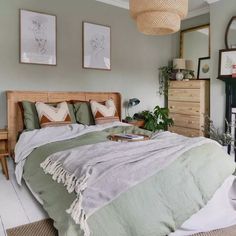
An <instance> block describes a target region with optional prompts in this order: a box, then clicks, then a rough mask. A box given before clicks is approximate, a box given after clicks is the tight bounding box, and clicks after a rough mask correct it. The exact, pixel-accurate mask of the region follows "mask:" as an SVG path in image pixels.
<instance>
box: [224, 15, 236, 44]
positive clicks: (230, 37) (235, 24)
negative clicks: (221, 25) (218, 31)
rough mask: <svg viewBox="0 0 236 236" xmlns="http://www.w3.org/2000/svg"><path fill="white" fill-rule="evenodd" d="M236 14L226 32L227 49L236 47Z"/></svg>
mask: <svg viewBox="0 0 236 236" xmlns="http://www.w3.org/2000/svg"><path fill="white" fill-rule="evenodd" d="M235 29H236V16H233V17H232V18H231V19H230V21H229V24H228V26H227V28H226V32H225V47H226V49H230V48H236V40H235Z"/></svg>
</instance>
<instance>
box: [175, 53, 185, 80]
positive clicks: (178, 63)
mask: <svg viewBox="0 0 236 236" xmlns="http://www.w3.org/2000/svg"><path fill="white" fill-rule="evenodd" d="M173 68H174V69H176V70H178V72H177V73H176V80H183V78H184V74H183V72H182V71H181V70H185V59H182V58H176V59H174V60H173Z"/></svg>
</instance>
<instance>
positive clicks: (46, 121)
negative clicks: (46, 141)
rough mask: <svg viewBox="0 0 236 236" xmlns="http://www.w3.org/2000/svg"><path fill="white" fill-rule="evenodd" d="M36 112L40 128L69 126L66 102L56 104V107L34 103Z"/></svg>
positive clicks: (70, 120)
mask: <svg viewBox="0 0 236 236" xmlns="http://www.w3.org/2000/svg"><path fill="white" fill-rule="evenodd" d="M35 106H36V110H37V113H38V118H39V122H40V126H41V127H46V126H56V125H65V124H71V123H72V119H71V116H70V112H69V108H68V105H67V103H66V102H61V103H58V104H57V106H56V107H54V106H51V105H48V104H45V103H42V102H36V104H35Z"/></svg>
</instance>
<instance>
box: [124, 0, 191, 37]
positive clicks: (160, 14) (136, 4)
mask: <svg viewBox="0 0 236 236" xmlns="http://www.w3.org/2000/svg"><path fill="white" fill-rule="evenodd" d="M129 4H130V13H131V16H132V18H134V19H135V20H136V22H137V26H138V29H139V31H140V32H142V33H144V34H147V35H165V34H172V33H175V32H177V31H179V30H180V22H181V20H182V19H184V18H185V17H186V16H187V13H188V0H130V1H129Z"/></svg>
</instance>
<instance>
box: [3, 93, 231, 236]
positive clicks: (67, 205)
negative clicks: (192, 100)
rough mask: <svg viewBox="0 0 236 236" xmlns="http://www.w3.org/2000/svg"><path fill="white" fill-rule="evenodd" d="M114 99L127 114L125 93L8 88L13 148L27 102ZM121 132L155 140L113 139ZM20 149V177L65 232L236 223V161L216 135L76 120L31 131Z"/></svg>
mask: <svg viewBox="0 0 236 236" xmlns="http://www.w3.org/2000/svg"><path fill="white" fill-rule="evenodd" d="M110 98H112V99H113V100H114V103H115V106H116V108H117V112H118V114H119V117H121V104H122V103H121V96H120V94H119V93H93V92H90V93H87V92H84V93H81V92H58V93H57V92H35V91H28V92H22V91H8V92H7V101H8V133H9V148H10V150H11V151H12V152H13V150H14V148H15V145H16V140H17V137H18V133H19V132H21V131H22V129H23V122H22V116H21V115H20V109H19V106H18V102H19V101H24V100H28V101H31V102H37V101H41V102H48V103H53V102H59V101H67V100H82V101H89V100H91V99H92V100H96V101H98V102H103V101H104V100H107V99H110ZM116 133H134V134H143V135H147V136H150V138H151V139H150V140H148V141H143V142H133V143H125V142H123V143H116V142H112V141H108V139H107V137H108V136H109V135H111V134H116ZM15 150H16V162H17V166H16V175H17V178H18V182H19V183H20V181H21V174H22V177H23V179H24V181H26V183H27V185H28V186H29V187H30V189H31V191H32V192H33V194H34V195H35V196H36V197H37V199H38V200H39V201H40V202H41V203H42V206H43V208H44V209H45V210H46V211H47V212H48V215H49V216H50V217H51V218H52V219H53V220H54V226H55V227H56V228H57V230H58V232H59V235H69V236H82V235H85V236H88V235H101V236H108V235H109V236H110V235H113V236H121V235H123V236H130V235H135V236H139V235H140V236H141V235H145V236H152V235H153V236H154V235H155V236H157V235H160V236H162V235H169V234H170V235H171V236H172V235H173V236H178V235H179V236H180V235H182V236H183V235H193V234H194V233H198V232H204V231H210V230H214V229H217V228H224V227H228V226H232V225H235V224H236V213H235V211H234V207H235V206H234V204H233V203H234V201H233V200H232V201H231V202H230V201H229V199H228V201H227V202H228V203H227V204H226V205H224V204H223V203H225V201H223V200H225V198H226V199H227V196H228V192H230V194H231V199H234V196H235V195H234V191H233V190H232V189H233V188H232V184H234V180H235V178H234V176H233V175H232V174H233V172H234V169H235V164H234V162H233V161H231V160H230V158H229V157H228V156H227V154H225V153H224V151H223V150H222V148H221V147H220V146H219V145H217V144H216V143H215V142H213V141H211V140H208V139H205V138H186V137H183V136H179V135H175V134H171V133H169V132H161V133H157V134H154V135H153V134H151V133H150V132H149V131H146V130H143V129H139V128H137V127H134V126H130V125H127V124H123V123H121V122H114V123H112V124H105V125H95V126H92V127H87V126H83V125H78V124H74V125H67V126H61V127H49V128H44V129H41V130H35V131H30V132H24V133H23V134H22V135H21V136H20V140H19V141H18V143H17V146H16V149H15ZM131 153H132V155H131ZM58 160H60V161H61V162H57V161H58ZM88 160H89V162H88ZM79 162H80V163H79ZM88 163H89V164H88ZM92 164H93V165H92ZM91 166H92V167H93V168H92V169H91ZM62 167H63V168H62ZM68 168H69V169H68ZM80 168H81V171H78V170H79V169H80ZM83 172H84V173H85V174H84V175H82V174H81V173H83ZM72 173H73V175H72ZM79 177H81V178H79ZM222 199H223V200H222ZM82 200H83V201H82ZM217 204H220V207H218V208H217V210H218V211H219V212H220V213H221V214H219V217H218V219H215V220H214V219H213V218H212V217H209V215H211V216H212V215H215V212H214V213H213V209H215V206H216V205H217ZM223 213H224V214H225V215H227V216H229V218H228V219H225V217H224V216H225V215H224V214H223ZM222 218H223V219H224V222H222ZM200 219H202V220H203V219H204V220H203V221H201V220H200ZM196 222H198V223H196ZM204 222H205V223H206V222H207V224H205V225H204ZM219 222H221V224H219ZM196 224H199V225H197V226H198V227H196Z"/></svg>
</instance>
